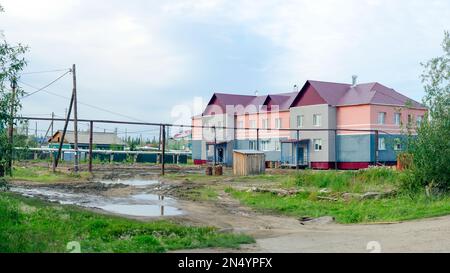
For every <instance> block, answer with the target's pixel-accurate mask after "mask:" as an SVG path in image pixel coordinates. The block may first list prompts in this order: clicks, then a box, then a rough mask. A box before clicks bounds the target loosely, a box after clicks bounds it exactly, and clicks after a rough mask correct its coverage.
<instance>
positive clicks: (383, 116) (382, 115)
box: [378, 112, 386, 124]
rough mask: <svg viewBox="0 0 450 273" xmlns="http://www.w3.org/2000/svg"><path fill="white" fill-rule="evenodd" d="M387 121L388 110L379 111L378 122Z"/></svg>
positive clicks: (383, 122)
mask: <svg viewBox="0 0 450 273" xmlns="http://www.w3.org/2000/svg"><path fill="white" fill-rule="evenodd" d="M385 123H386V112H379V113H378V124H385Z"/></svg>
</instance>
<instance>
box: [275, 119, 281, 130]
mask: <svg viewBox="0 0 450 273" xmlns="http://www.w3.org/2000/svg"><path fill="white" fill-rule="evenodd" d="M275 128H276V129H281V118H276V119H275Z"/></svg>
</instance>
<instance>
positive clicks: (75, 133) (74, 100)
mask: <svg viewBox="0 0 450 273" xmlns="http://www.w3.org/2000/svg"><path fill="white" fill-rule="evenodd" d="M72 79H73V119H74V123H73V131H74V132H73V133H74V144H73V146H74V147H73V148H74V150H75V158H74V171H75V173H78V109H77V74H76V68H75V64H74V65H72Z"/></svg>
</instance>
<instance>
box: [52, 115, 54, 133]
mask: <svg viewBox="0 0 450 273" xmlns="http://www.w3.org/2000/svg"><path fill="white" fill-rule="evenodd" d="M54 122H55V112H52V136H53V124H54Z"/></svg>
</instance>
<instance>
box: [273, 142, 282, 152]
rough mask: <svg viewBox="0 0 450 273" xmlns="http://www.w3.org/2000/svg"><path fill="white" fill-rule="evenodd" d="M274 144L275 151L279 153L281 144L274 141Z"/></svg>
mask: <svg viewBox="0 0 450 273" xmlns="http://www.w3.org/2000/svg"><path fill="white" fill-rule="evenodd" d="M274 144H275V151H281V142H280V141H278V140H276V141H275V143H274Z"/></svg>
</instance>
